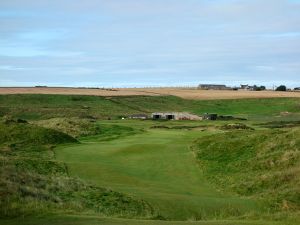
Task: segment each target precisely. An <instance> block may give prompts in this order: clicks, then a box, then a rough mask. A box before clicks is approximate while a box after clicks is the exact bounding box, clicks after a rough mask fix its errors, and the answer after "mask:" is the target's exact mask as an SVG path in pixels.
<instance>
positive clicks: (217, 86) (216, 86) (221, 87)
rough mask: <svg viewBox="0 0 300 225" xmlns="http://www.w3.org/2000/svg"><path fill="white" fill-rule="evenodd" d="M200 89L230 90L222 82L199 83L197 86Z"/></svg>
mask: <svg viewBox="0 0 300 225" xmlns="http://www.w3.org/2000/svg"><path fill="white" fill-rule="evenodd" d="M198 89H200V90H230V89H231V88H230V87H227V86H226V85H224V84H200V85H199V86H198Z"/></svg>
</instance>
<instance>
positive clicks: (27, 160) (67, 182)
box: [0, 95, 300, 225]
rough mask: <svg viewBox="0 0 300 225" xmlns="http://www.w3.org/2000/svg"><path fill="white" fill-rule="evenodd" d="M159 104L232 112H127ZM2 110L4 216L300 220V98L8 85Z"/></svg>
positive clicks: (291, 224)
mask: <svg viewBox="0 0 300 225" xmlns="http://www.w3.org/2000/svg"><path fill="white" fill-rule="evenodd" d="M154 111H179V112H181V111H184V112H191V113H194V114H197V115H202V114H203V113H206V112H208V113H218V114H219V115H223V116H222V117H220V120H216V121H207V120H204V121H152V120H144V121H143V120H133V119H124V120H123V119H122V118H123V117H125V118H126V116H128V115H130V114H133V113H146V114H150V113H151V112H154ZM0 116H1V117H2V119H0V218H1V224H2V222H3V223H4V224H19V220H17V219H18V218H23V221H24V224H69V223H70V224H74V223H75V224H80V225H81V224H86V223H87V221H88V222H91V223H92V224H191V223H193V224H194V223H195V224H218V225H219V224H222V225H223V224H224V225H225V224H235V225H237V224H248V225H249V224H259V225H262V224H263V225H265V224H277V223H278V224H280V225H287V224H288V225H296V224H299V221H300V189H299V187H300V176H299V173H300V167H299V165H300V124H299V121H300V101H299V100H298V99H296V98H280V99H240V100H213V101H208V100H205V101H199V100H186V99H181V98H177V97H174V96H124V97H120V96H119V97H99V96H65V95H63V96H61V95H7V96H1V95H0ZM70 215H72V216H70ZM3 218H6V220H3ZM13 218H17V219H13ZM113 218H122V219H113ZM124 218H127V219H135V220H125V219H124ZM40 219H41V220H40ZM52 219H53V220H52ZM141 219H143V220H141ZM145 219H146V220H145ZM75 221H79V222H75ZM174 221H185V222H174ZM196 221H201V222H196ZM274 221H277V222H274Z"/></svg>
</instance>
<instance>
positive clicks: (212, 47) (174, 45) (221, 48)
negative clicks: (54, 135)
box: [0, 0, 300, 87]
mask: <svg viewBox="0 0 300 225" xmlns="http://www.w3.org/2000/svg"><path fill="white" fill-rule="evenodd" d="M200 83H213V84H227V85H231V86H233V85H239V84H252V85H253V84H257V85H265V86H267V87H271V86H273V85H280V84H285V85H287V86H289V87H297V86H300V0H84V1H80V0H38V1H37V0H1V1H0V86H35V85H47V86H76V87H153V86H194V85H197V84H200Z"/></svg>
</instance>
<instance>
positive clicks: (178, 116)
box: [152, 112, 202, 120]
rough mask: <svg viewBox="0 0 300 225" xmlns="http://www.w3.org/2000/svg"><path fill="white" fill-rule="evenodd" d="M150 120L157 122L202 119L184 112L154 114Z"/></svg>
mask: <svg viewBox="0 0 300 225" xmlns="http://www.w3.org/2000/svg"><path fill="white" fill-rule="evenodd" d="M152 119H155V120H159V119H163V120H202V117H200V116H197V115H193V114H190V113H186V112H155V113H152Z"/></svg>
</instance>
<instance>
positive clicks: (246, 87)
mask: <svg viewBox="0 0 300 225" xmlns="http://www.w3.org/2000/svg"><path fill="white" fill-rule="evenodd" d="M239 90H242V91H253V90H254V86H250V85H248V84H241V87H240V88H239Z"/></svg>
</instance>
